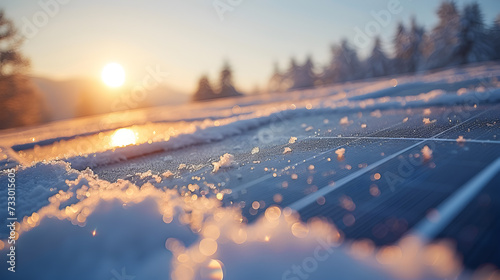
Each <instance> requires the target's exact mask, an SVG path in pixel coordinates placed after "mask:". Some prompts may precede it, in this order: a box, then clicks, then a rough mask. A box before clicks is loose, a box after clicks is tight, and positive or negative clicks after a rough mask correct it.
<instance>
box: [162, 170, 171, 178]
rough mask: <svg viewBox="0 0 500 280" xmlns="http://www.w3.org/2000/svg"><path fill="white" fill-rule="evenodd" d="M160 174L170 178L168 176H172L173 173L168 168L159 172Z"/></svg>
mask: <svg viewBox="0 0 500 280" xmlns="http://www.w3.org/2000/svg"><path fill="white" fill-rule="evenodd" d="M161 176H163V177H165V178H170V177H172V176H174V173H173V172H172V171H170V170H167V171H165V172H163V174H161Z"/></svg>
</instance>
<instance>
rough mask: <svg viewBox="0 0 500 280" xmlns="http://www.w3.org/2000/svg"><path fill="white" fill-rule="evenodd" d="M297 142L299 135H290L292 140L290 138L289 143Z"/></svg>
mask: <svg viewBox="0 0 500 280" xmlns="http://www.w3.org/2000/svg"><path fill="white" fill-rule="evenodd" d="M295 142H297V137H293V136H292V137H290V140H288V143H289V144H294V143H295Z"/></svg>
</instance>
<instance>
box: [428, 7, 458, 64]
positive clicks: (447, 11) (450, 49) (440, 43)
mask: <svg viewBox="0 0 500 280" xmlns="http://www.w3.org/2000/svg"><path fill="white" fill-rule="evenodd" d="M438 16H439V23H438V25H437V26H436V27H435V28H434V29H433V30H432V33H431V35H430V40H429V43H430V44H429V45H428V46H427V47H428V48H431V49H428V50H427V51H426V52H427V53H429V54H430V55H429V57H428V58H427V62H426V68H427V69H434V68H439V67H444V66H451V65H457V64H458V63H459V61H458V59H457V58H456V56H455V52H456V49H457V48H458V34H459V31H460V15H459V13H458V10H457V7H456V5H455V2H452V1H444V2H443V3H442V4H441V6H440V7H439V9H438Z"/></svg>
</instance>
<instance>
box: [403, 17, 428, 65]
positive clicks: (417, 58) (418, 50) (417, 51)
mask: <svg viewBox="0 0 500 280" xmlns="http://www.w3.org/2000/svg"><path fill="white" fill-rule="evenodd" d="M424 36H425V30H424V28H423V27H421V26H419V25H418V24H417V20H416V19H415V18H414V17H413V18H412V20H411V29H410V33H409V34H408V50H407V57H408V69H407V70H408V72H410V73H413V72H416V71H417V70H418V69H419V68H421V64H422V62H423V58H424V57H423V42H424Z"/></svg>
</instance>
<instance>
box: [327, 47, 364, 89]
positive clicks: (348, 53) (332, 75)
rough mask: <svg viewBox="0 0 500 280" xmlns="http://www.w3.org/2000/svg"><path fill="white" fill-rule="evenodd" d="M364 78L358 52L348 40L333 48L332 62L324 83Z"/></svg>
mask: <svg viewBox="0 0 500 280" xmlns="http://www.w3.org/2000/svg"><path fill="white" fill-rule="evenodd" d="M361 77H362V71H361V63H360V61H359V59H358V54H357V53H356V50H355V49H353V48H351V46H350V45H349V43H348V42H347V40H343V41H342V42H341V43H340V45H336V46H333V47H332V60H331V62H330V65H329V66H328V67H327V68H326V69H325V71H324V73H323V77H322V80H323V83H324V84H331V83H336V82H345V81H351V80H355V79H358V78H361Z"/></svg>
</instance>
